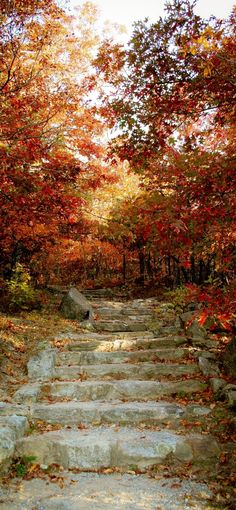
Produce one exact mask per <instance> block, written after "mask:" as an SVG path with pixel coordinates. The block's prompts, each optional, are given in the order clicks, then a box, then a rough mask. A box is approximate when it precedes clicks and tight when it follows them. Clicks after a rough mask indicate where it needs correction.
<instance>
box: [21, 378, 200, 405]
mask: <svg viewBox="0 0 236 510" xmlns="http://www.w3.org/2000/svg"><path fill="white" fill-rule="evenodd" d="M206 387H207V385H206V384H204V383H203V382H201V381H199V380H194V379H188V380H187V381H173V382H171V381H170V382H161V383H160V382H156V381H135V380H134V381H133V380H123V381H112V382H110V381H83V384H81V382H65V381H62V382H59V381H57V382H52V383H46V384H43V383H42V385H41V391H40V394H39V396H38V399H39V400H40V399H41V398H46V397H50V398H54V399H67V400H69V399H70V400H78V401H80V402H84V401H89V400H91V401H95V400H105V401H106V402H109V401H111V400H123V399H125V400H128V401H129V402H133V401H138V402H142V401H147V400H149V401H151V400H156V399H157V397H159V398H161V397H164V396H166V395H178V394H181V395H183V394H184V395H191V394H193V393H197V392H199V391H203V390H204V389H205V388H206ZM17 399H18V392H16V394H15V397H14V400H16V401H17ZM20 399H21V401H22V402H24V392H23V391H22V393H21V394H20ZM27 399H28V389H27V388H26V402H27V401H28V400H27Z"/></svg>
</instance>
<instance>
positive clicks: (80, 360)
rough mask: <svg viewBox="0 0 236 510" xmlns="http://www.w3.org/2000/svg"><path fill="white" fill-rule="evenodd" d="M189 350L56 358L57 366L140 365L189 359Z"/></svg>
mask: <svg viewBox="0 0 236 510" xmlns="http://www.w3.org/2000/svg"><path fill="white" fill-rule="evenodd" d="M188 355H189V350H188V349H187V348H185V349H183V348H180V347H179V348H178V349H159V350H158V349H148V350H146V351H145V350H142V351H131V352H127V351H113V352H96V351H93V352H87V351H86V352H61V353H58V354H57V356H56V365H73V364H74V365H80V364H81V365H83V364H85V365H95V364H100V363H102V364H104V363H125V362H128V361H129V362H131V363H140V362H147V361H155V360H158V359H159V360H163V361H165V360H173V361H175V360H180V359H181V358H185V357H188Z"/></svg>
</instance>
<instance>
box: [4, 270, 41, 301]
mask: <svg viewBox="0 0 236 510" xmlns="http://www.w3.org/2000/svg"><path fill="white" fill-rule="evenodd" d="M7 290H8V299H9V308H10V309H14V310H15V309H20V310H29V309H32V308H33V307H34V306H35V305H36V304H37V292H36V291H35V290H34V288H33V287H32V284H31V276H30V274H29V272H28V270H27V269H26V268H24V267H23V266H22V264H19V263H17V264H16V267H15V269H14V270H13V274H12V277H11V279H10V280H9V281H8V282H7Z"/></svg>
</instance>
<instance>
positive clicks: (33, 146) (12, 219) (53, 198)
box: [0, 0, 104, 275]
mask: <svg viewBox="0 0 236 510" xmlns="http://www.w3.org/2000/svg"><path fill="white" fill-rule="evenodd" d="M95 18H96V10H95V8H93V7H92V5H91V4H90V3H89V2H87V4H85V6H84V7H83V8H81V10H80V12H79V18H78V24H77V26H75V20H73V19H72V18H71V17H70V16H69V15H68V14H66V12H65V11H64V10H63V9H62V8H60V7H59V6H58V4H57V2H56V1H54V0H49V1H48V0H47V1H46V0H22V1H21V2H14V1H13V0H11V1H3V2H2V11H1V15H0V61H1V69H2V72H1V76H0V97H1V115H0V123H1V130H0V155H1V177H0V206H1V211H2V214H1V225H0V231H1V235H0V251H1V268H2V271H3V272H4V274H5V275H9V274H10V273H11V270H12V268H13V267H14V265H15V264H16V262H23V263H24V262H27V263H29V261H30V260H31V259H32V256H33V255H34V254H36V253H37V254H39V253H40V252H41V253H42V254H43V252H45V250H46V251H47V250H48V249H50V248H52V247H53V245H54V244H55V242H56V240H57V239H58V238H60V236H61V235H66V236H67V235H72V234H73V235H74V234H75V232H76V234H77V235H78V234H79V232H81V230H83V226H84V220H83V215H82V213H81V204H82V203H83V199H82V197H81V190H85V189H86V188H88V187H91V186H93V187H94V188H95V187H96V186H97V185H98V184H99V182H100V181H101V180H103V179H104V175H103V172H102V169H101V166H100V164H99V158H101V157H102V156H103V154H104V149H103V148H102V145H101V142H100V140H99V137H100V134H101V132H102V129H103V127H102V123H101V120H100V119H99V117H98V115H97V110H96V108H95V107H93V106H91V104H90V102H89V101H88V97H89V94H90V90H89V80H87V75H89V73H90V62H91V59H92V57H93V56H94V51H95V47H96V44H97V42H98V39H97V37H96V35H94V34H95V31H94V30H93V29H92V27H93V25H94V21H95ZM75 32H76V35H75ZM85 223H86V222H85Z"/></svg>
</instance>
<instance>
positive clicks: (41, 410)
mask: <svg viewBox="0 0 236 510" xmlns="http://www.w3.org/2000/svg"><path fill="white" fill-rule="evenodd" d="M201 410H202V411H201ZM208 413H209V409H207V408H206V411H205V414H208ZM191 415H192V416H199V415H203V408H201V407H200V406H198V410H197V407H195V409H194V410H193V412H192V411H191V408H188V407H187V408H184V407H181V406H179V405H176V404H171V403H168V402H155V401H154V402H152V401H148V402H142V403H141V402H125V403H123V402H122V403H121V402H119V401H116V400H113V401H112V402H101V401H96V400H95V401H94V402H57V403H55V404H35V405H33V406H32V408H31V419H36V420H43V421H47V422H49V423H59V424H61V425H70V426H72V425H78V423H84V424H91V423H109V424H112V423H122V424H130V425H133V424H138V423H147V424H160V423H168V422H171V423H173V424H175V423H178V420H179V419H182V418H184V417H187V416H188V417H190V416H191Z"/></svg>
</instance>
